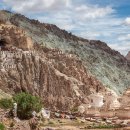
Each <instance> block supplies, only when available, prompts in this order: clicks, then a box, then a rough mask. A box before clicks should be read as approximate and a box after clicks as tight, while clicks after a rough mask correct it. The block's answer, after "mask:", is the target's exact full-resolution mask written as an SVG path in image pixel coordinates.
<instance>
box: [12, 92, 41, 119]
mask: <svg viewBox="0 0 130 130" xmlns="http://www.w3.org/2000/svg"><path fill="white" fill-rule="evenodd" d="M13 100H14V101H15V102H16V103H17V105H18V110H17V115H18V117H19V118H20V119H29V118H30V117H31V116H32V112H33V111H36V112H38V111H39V110H40V109H41V108H42V103H41V100H40V98H39V97H36V96H32V95H31V94H28V93H23V92H22V93H19V94H16V95H15V96H14V97H13Z"/></svg>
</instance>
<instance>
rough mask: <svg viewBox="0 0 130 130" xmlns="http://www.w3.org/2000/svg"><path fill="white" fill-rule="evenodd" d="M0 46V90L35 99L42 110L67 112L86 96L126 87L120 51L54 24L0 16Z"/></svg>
mask: <svg viewBox="0 0 130 130" xmlns="http://www.w3.org/2000/svg"><path fill="white" fill-rule="evenodd" d="M1 16H2V17H1ZM0 46H1V49H2V51H1V60H0V62H1V69H0V74H1V75H0V88H1V89H2V90H3V91H5V92H7V93H11V94H13V93H17V92H20V91H28V92H30V93H32V94H34V95H39V96H40V97H41V98H42V100H43V102H44V104H45V106H47V107H48V106H49V107H51V108H55V107H56V108H59V109H62V110H67V109H72V108H73V107H75V106H78V105H81V104H88V103H89V100H88V95H90V94H91V93H95V92H101V93H102V94H105V93H106V92H107V89H106V87H109V88H111V89H113V90H114V91H116V92H117V93H119V92H123V90H124V89H125V88H126V87H128V86H129V85H130V81H129V78H130V71H129V69H130V64H129V62H127V60H126V59H125V57H123V56H122V55H120V53H119V52H117V51H114V50H112V49H111V48H109V47H108V46H107V45H106V44H105V43H103V42H101V41H94V40H91V41H88V40H86V39H83V38H80V37H76V36H74V35H72V34H71V33H68V32H66V31H65V30H61V29H59V28H58V27H57V26H55V25H50V24H41V23H39V22H38V21H35V20H29V19H27V18H26V17H24V16H21V15H18V14H12V13H10V12H6V11H1V12H0ZM125 63H127V64H125Z"/></svg>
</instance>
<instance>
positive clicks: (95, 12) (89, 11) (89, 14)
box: [75, 5, 114, 19]
mask: <svg viewBox="0 0 130 130" xmlns="http://www.w3.org/2000/svg"><path fill="white" fill-rule="evenodd" d="M75 11H76V13H77V15H78V17H79V18H81V19H82V18H83V19H95V18H101V17H104V16H106V15H108V14H111V13H113V12H114V10H113V9H112V8H111V7H109V6H107V7H104V8H102V7H98V6H90V5H87V6H86V5H81V6H79V7H76V9H75ZM81 14H82V15H81Z"/></svg>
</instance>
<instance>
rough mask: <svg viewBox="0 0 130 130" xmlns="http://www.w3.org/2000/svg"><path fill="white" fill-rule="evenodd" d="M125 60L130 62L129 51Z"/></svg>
mask: <svg viewBox="0 0 130 130" xmlns="http://www.w3.org/2000/svg"><path fill="white" fill-rule="evenodd" d="M126 59H127V60H128V61H130V51H129V52H128V54H127V55H126Z"/></svg>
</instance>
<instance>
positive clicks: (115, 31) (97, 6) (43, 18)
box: [0, 0, 130, 55]
mask: <svg viewBox="0 0 130 130" xmlns="http://www.w3.org/2000/svg"><path fill="white" fill-rule="evenodd" d="M0 9H5V10H9V11H12V12H16V13H21V14H23V15H25V16H27V17H29V18H32V19H38V20H39V21H40V22H45V23H51V24H56V25H57V26H58V27H60V28H62V29H65V30H67V31H69V32H72V33H73V34H75V35H77V36H81V37H83V38H87V39H95V40H101V41H104V42H106V43H107V44H108V45H109V46H110V47H111V48H112V49H115V50H117V51H119V52H120V53H121V54H123V55H126V54H127V53H128V51H130V0H0Z"/></svg>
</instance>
